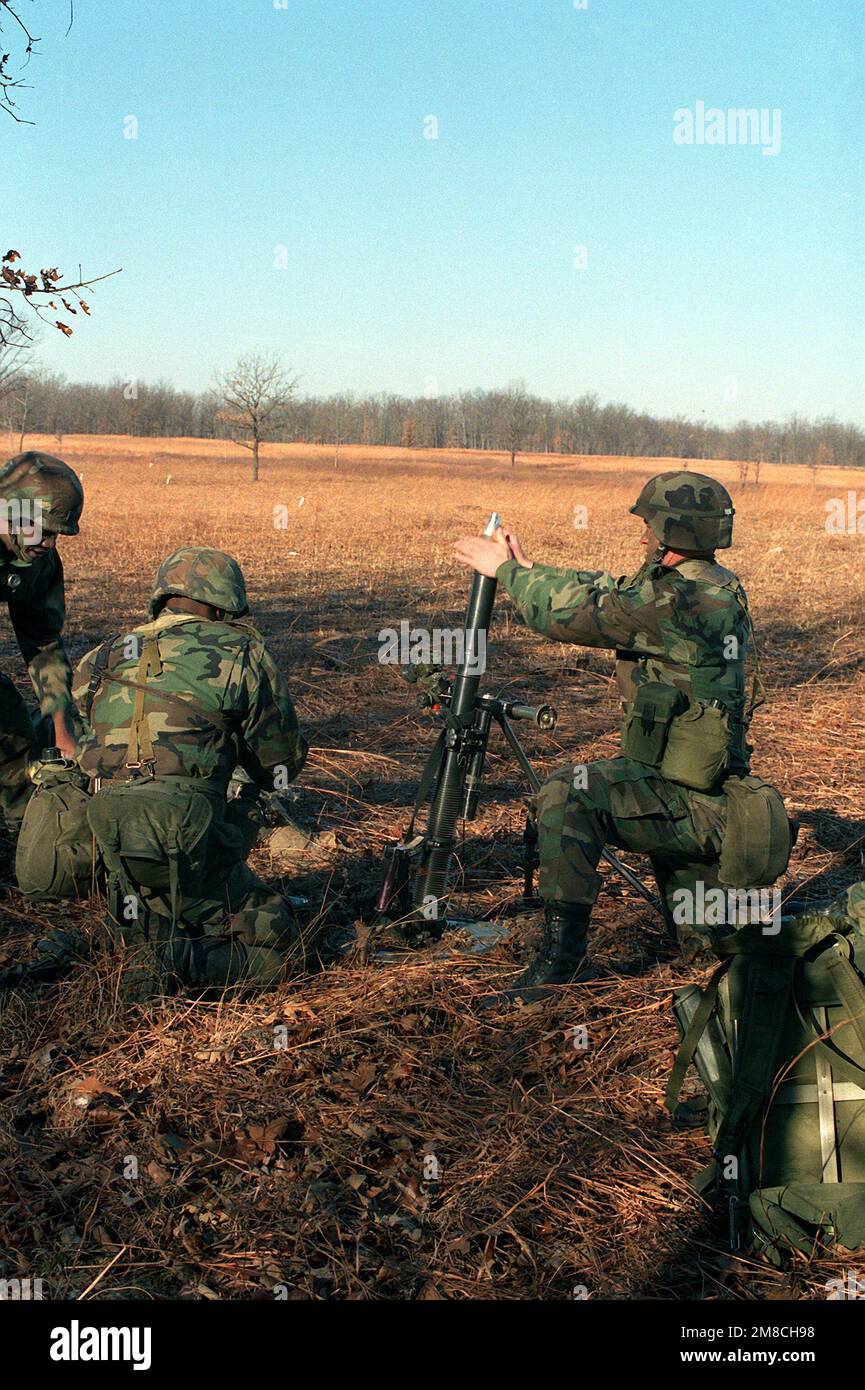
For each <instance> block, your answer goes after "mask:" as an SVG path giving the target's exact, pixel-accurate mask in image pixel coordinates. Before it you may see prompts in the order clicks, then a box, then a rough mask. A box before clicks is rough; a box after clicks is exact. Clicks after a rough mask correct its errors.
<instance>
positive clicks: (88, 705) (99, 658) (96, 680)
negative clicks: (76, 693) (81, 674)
mask: <svg viewBox="0 0 865 1390" xmlns="http://www.w3.org/2000/svg"><path fill="white" fill-rule="evenodd" d="M116 641H117V633H116V632H115V633H114V635H113V636H112V637H106V639H105V641H104V642H103V643H102V645H101V646H100V647H97V649H96V655H95V656H94V658H93V665H92V667H91V668H90V684H89V685H88V687H87V693H86V694H85V696H84V717H85V718H86V720H87V722H88V724H89V723H90V711H91V710H92V709H93V701H94V700H95V699H96V692H97V690H98V689H99V687H100V685H101V684H102V682H103V680H104V678H105V668H106V666H107V665H108V658H109V657H110V655H111V648H112V647H113V646H114V643H115V642H116Z"/></svg>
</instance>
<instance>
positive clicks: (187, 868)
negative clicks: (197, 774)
mask: <svg viewBox="0 0 865 1390" xmlns="http://www.w3.org/2000/svg"><path fill="white" fill-rule="evenodd" d="M87 820H88V824H89V826H90V829H91V831H92V832H93V835H94V837H95V839H96V843H97V844H98V846H99V849H100V851H101V854H102V857H103V859H104V861H105V867H106V869H107V871H108V880H109V899H110V902H109V907H110V910H111V913H112V916H113V917H114V918H115V920H117V921H118V922H119V923H120V924H121V925H122V923H123V921H124V920H125V918H126V913H125V912H124V911H123V907H124V904H123V902H122V900H123V899H124V898H128V899H131V900H132V902H133V903H134V904H135V907H134V920H137V913H138V909H139V907H141V908H144V909H145V910H152V911H155V912H156V913H158V914H159V916H160V917H162V918H166V917H168V918H170V921H171V924H172V926H177V925H183V924H182V922H181V911H180V909H181V899H182V897H183V896H185V895H189V896H191V897H193V898H195V897H203V896H204V887H205V880H206V877H207V875H206V868H207V847H208V839H209V831H210V826H211V821H212V820H213V807H212V805H211V802H210V799H209V798H208V797H207V796H206V795H204V794H203V793H202V792H199V791H195V790H194V789H192V788H191V786H190V784H189V782H186V783H185V784H184V785H174V784H172V783H170V782H168V781H167V779H160V778H142V779H140V780H138V781H132V782H120V783H116V784H110V785H108V786H103V787H102V788H101V789H100V790H99V791H98V792H96V793H95V795H94V796H93V797H92V798H91V801H90V805H89V808H88V812H87Z"/></svg>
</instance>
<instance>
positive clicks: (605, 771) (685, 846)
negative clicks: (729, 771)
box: [534, 758, 725, 954]
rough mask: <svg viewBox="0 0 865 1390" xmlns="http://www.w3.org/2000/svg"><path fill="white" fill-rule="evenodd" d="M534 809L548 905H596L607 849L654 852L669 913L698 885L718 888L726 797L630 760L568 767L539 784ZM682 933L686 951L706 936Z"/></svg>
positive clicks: (684, 926)
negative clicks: (679, 894) (681, 893)
mask: <svg viewBox="0 0 865 1390" xmlns="http://www.w3.org/2000/svg"><path fill="white" fill-rule="evenodd" d="M584 783H585V785H583V784H584ZM534 808H535V814H536V816H537V826H538V854H539V857H540V872H539V876H538V891H539V892H540V895H541V897H542V898H543V900H544V902H546V903H557V902H560V903H570V904H577V903H580V904H583V905H585V906H589V907H591V906H592V905H593V904H594V902H595V899H596V898H597V896H598V893H599V891H600V887H601V878H600V875H599V873H598V871H597V870H598V862H599V860H600V858H601V850H602V849H603V848H604V846H605V845H608V844H609V845H615V846H617V847H618V848H619V849H629V850H634V851H637V852H639V853H641V854H647V855H649V857H650V859H651V862H652V868H653V871H654V874H655V879H656V881H657V884H658V888H659V889H660V891H661V893H662V894H663V896H664V899H665V901H666V903H667V906H668V907H669V908H670V911H671V912H672V911H673V908H674V906H675V904H676V898H675V896H674V895H675V893H676V892H678V891H679V890H681V889H688V890H689V891H690V892H692V893H693V892H694V890H695V886H696V883H697V882H698V880H699V881H702V882H703V884H704V886H705V888H706V889H707V890H708V889H709V888H713V887H715V886H716V885H717V883H718V858H719V856H720V852H721V840H722V838H723V833H724V822H725V807H724V797H723V796H711V795H708V794H706V793H704V792H695V791H690V790H689V789H688V788H687V787H680V786H677V785H676V784H674V783H673V782H668V781H667V780H666V779H665V778H663V777H660V776H659V775H658V774H657V773H656V772H655V771H654V770H652V769H649V768H646V767H645V765H644V764H643V763H638V762H634V761H633V759H631V758H608V759H606V760H603V761H598V762H594V763H587V764H586V765H585V767H576V768H574V767H568V768H563V769H562V770H561V771H560V772H557V773H554V775H553V776H552V777H550V778H549V779H548V781H546V782H545V783H544V785H543V786H542V787H541V789H540V791H539V792H538V793H537V795H536V796H535V798H534ZM678 931H679V941H680V944H681V945H682V948H683V950H684V951H685V952H686V954H687V953H688V949H689V946H688V943H689V942H690V941H691V940H693V939H695V938H698V937H701V933H700V932H698V931H694V930H692V929H691V928H690V926H689V925H688V924H682V925H681V926H680V927H679V928H678ZM701 944H702V942H701Z"/></svg>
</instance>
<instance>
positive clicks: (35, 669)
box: [0, 453, 84, 828]
mask: <svg viewBox="0 0 865 1390" xmlns="http://www.w3.org/2000/svg"><path fill="white" fill-rule="evenodd" d="M24 501H30V502H36V501H38V502H39V503H40V507H41V524H42V527H43V528H44V529H45V530H49V531H62V532H65V533H68V534H70V535H72V534H75V533H76V532H77V531H78V518H79V516H80V515H81V508H82V506H83V502H84V496H83V493H82V490H81V484H80V482H79V481H78V478H77V476H76V475H75V473H74V472H73V471H72V469H71V468H67V466H66V464H65V463H63V462H62V461H61V460H60V459H53V458H51V457H50V455H48V454H36V453H26V454H18V455H17V456H16V457H15V458H14V459H11V460H10V462H9V463H7V464H6V466H5V467H4V468H3V469H2V470H0V507H2V508H3V512H2V523H3V527H4V539H3V541H0V602H2V603H6V605H7V606H8V609H9V617H10V619H11V621H12V627H13V630H14V632H15V636H16V638H17V639H18V646H19V647H20V649H21V655H22V656H23V658H24V661H25V663H26V665H27V670H28V673H29V675H30V680H31V683H32V685H33V689H34V692H35V694H36V699H37V701H38V704H39V709H40V712H41V714H42V715H43V716H46V717H50V716H51V715H53V714H56V713H57V712H58V711H60V710H66V711H69V710H70V709H71V704H72V700H71V695H70V692H69V687H70V683H71V679H72V668H71V666H70V664H69V658H68V656H67V654H66V648H65V647H64V645H63V638H62V636H61V634H62V631H63V624H64V622H65V619H66V602H65V596H64V588H63V565H62V563H61V560H60V556H59V555H58V554H57V551H56V550H47V551H41V552H39V553H37V554H34V553H33V551H32V550H30V549H29V548H28V547H27V546H25V545H24V544H23V543H22V541H21V537H20V536H17V535H16V534H15V533H14V532H12V531H10V530H9V527H10V526H11V524H12V520H13V516H12V512H11V510H7V507H8V505H9V504H14V503H21V502H24ZM6 541H8V542H9V545H8V546H7V544H6V543H5V542H6ZM10 546H11V549H10V548H9V547H10ZM32 740H33V729H32V727H31V723H30V716H29V714H28V712H27V709H26V706H25V705H24V701H23V700H22V698H21V696H20V695H19V693H18V691H17V690H16V688H15V686H14V685H13V684H12V682H11V681H10V680H9V679H8V677H6V676H4V677H3V678H2V689H0V813H2V815H3V816H4V817H5V820H6V823H7V825H8V826H10V827H13V828H17V825H18V824H20V820H21V817H22V816H23V814H24V808H25V805H26V803H27V799H28V797H29V795H30V791H31V790H32V788H31V786H30V784H29V782H28V779H27V760H28V757H29V755H30V752H31V743H32Z"/></svg>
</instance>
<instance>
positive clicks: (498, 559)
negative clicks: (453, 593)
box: [454, 527, 514, 579]
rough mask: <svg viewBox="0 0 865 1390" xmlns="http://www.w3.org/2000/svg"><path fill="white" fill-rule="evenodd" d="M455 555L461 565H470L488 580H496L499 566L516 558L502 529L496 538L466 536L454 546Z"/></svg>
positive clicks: (496, 534)
mask: <svg viewBox="0 0 865 1390" xmlns="http://www.w3.org/2000/svg"><path fill="white" fill-rule="evenodd" d="M454 554H455V555H456V557H457V559H458V560H459V562H460V564H461V565H468V566H469V567H470V569H473V570H477V572H478V574H485V575H486V576H487V578H488V579H495V577H496V570H497V569H498V567H499V565H503V564H504V563H505V560H512V559H513V558H514V557H513V553H512V551H511V548H510V546H509V545H508V543H507V541H506V540H505V536H504V532H503V531H502V529H501V527H499V529H498V530H497V531H496V533H495V535H494V536H464V537H463V539H462V540H461V541H457V543H456V545H455V546H454Z"/></svg>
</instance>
